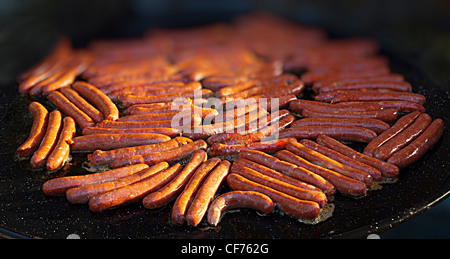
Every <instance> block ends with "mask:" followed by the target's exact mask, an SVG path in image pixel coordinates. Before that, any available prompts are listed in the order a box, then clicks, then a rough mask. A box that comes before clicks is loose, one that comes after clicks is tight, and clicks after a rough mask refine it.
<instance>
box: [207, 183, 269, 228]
mask: <svg viewBox="0 0 450 259" xmlns="http://www.w3.org/2000/svg"><path fill="white" fill-rule="evenodd" d="M238 208H246V209H254V210H258V211H260V212H261V213H264V214H270V213H273V211H274V208H275V203H274V202H273V201H272V200H271V199H270V198H269V196H267V195H265V194H262V193H259V192H254V191H230V192H227V193H224V194H222V195H220V196H219V197H217V198H216V199H214V201H213V202H212V203H211V205H210V206H209V209H208V212H207V221H208V224H209V225H211V226H217V224H219V221H220V219H221V218H222V214H223V213H224V212H226V211H228V210H232V209H238Z"/></svg>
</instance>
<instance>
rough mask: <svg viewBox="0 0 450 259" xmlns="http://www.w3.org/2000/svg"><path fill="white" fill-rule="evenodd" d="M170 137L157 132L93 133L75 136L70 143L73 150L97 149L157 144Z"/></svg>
mask: <svg viewBox="0 0 450 259" xmlns="http://www.w3.org/2000/svg"><path fill="white" fill-rule="evenodd" d="M170 139H171V138H170V137H169V136H166V135H162V134H155V133H124V134H92V135H85V136H78V137H75V138H73V139H72V141H71V142H70V143H69V144H70V148H71V150H72V151H95V150H97V149H99V150H111V149H118V148H124V147H134V146H142V145H149V144H157V143H161V142H166V141H169V140H170Z"/></svg>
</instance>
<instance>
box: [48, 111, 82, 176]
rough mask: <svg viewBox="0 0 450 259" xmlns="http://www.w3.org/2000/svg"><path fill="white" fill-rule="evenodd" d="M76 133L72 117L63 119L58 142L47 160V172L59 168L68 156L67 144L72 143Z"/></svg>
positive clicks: (68, 148)
mask: <svg viewBox="0 0 450 259" xmlns="http://www.w3.org/2000/svg"><path fill="white" fill-rule="evenodd" d="M75 133H76V126H75V121H74V120H73V119H72V117H64V119H63V128H62V130H61V133H60V134H59V137H58V142H57V143H56V146H55V148H54V149H53V151H52V153H50V155H49V156H48V159H47V170H49V171H54V170H56V169H59V168H61V167H62V166H63V165H64V163H65V162H66V161H67V158H68V157H69V154H70V146H69V144H68V142H70V141H72V138H73V136H75Z"/></svg>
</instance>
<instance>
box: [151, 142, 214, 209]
mask: <svg viewBox="0 0 450 259" xmlns="http://www.w3.org/2000/svg"><path fill="white" fill-rule="evenodd" d="M206 159H207V154H206V152H205V151H203V150H198V151H195V152H194V153H193V154H192V156H191V158H190V159H189V161H188V162H187V164H186V165H185V166H184V168H183V170H182V171H181V172H180V173H179V174H178V175H177V176H176V177H175V178H174V179H173V180H172V181H170V182H169V183H168V184H166V185H165V186H164V187H162V188H161V189H159V190H157V191H155V192H152V193H150V194H149V195H147V196H145V198H144V199H143V200H142V204H143V205H144V207H145V208H147V209H155V208H159V207H162V206H164V205H166V204H168V203H169V202H171V201H173V200H175V199H176V197H177V196H178V195H179V194H180V193H181V192H182V191H183V188H184V187H185V186H186V184H187V183H188V181H189V179H190V178H191V176H192V175H193V174H194V173H195V171H196V170H197V168H199V166H200V165H201V164H202V163H203V162H205V161H206Z"/></svg>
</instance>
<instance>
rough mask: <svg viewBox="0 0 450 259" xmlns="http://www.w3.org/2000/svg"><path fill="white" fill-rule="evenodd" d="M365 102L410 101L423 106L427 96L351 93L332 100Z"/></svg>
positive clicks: (391, 93) (394, 93)
mask: <svg viewBox="0 0 450 259" xmlns="http://www.w3.org/2000/svg"><path fill="white" fill-rule="evenodd" d="M354 101H359V102H363V101H364V102H365V101H370V102H373V101H408V102H414V103H418V104H420V105H423V104H424V103H425V101H426V98H425V96H423V95H421V94H417V93H409V92H389V93H370V94H368V93H365V92H361V93H351V94H338V95H336V96H335V97H333V99H332V100H331V103H340V102H354Z"/></svg>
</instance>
